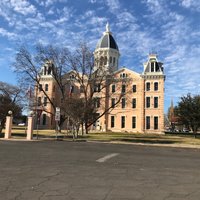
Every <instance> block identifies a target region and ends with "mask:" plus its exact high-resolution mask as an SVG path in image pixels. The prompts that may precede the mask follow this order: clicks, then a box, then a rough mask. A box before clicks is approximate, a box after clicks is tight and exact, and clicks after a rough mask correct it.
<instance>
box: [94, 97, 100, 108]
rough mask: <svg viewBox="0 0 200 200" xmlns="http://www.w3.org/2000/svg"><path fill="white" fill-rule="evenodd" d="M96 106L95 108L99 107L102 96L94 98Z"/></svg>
mask: <svg viewBox="0 0 200 200" xmlns="http://www.w3.org/2000/svg"><path fill="white" fill-rule="evenodd" d="M94 106H95V108H99V107H100V98H98V97H96V98H95V99H94Z"/></svg>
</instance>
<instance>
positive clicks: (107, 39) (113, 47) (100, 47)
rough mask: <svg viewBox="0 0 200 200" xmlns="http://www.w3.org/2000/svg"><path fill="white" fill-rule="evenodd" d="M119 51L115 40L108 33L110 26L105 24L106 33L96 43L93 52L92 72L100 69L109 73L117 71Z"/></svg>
mask: <svg viewBox="0 0 200 200" xmlns="http://www.w3.org/2000/svg"><path fill="white" fill-rule="evenodd" d="M119 56H120V53H119V49H118V46H117V43H116V42H115V39H114V38H113V36H112V33H111V32H110V26H109V24H108V23H107V24H106V31H105V32H104V33H103V36H102V37H101V39H100V40H99V42H98V43H97V46H96V49H95V51H94V58H95V66H94V71H96V70H97V69H99V68H101V69H102V70H105V71H108V72H110V73H112V72H114V71H117V70H118V63H119Z"/></svg>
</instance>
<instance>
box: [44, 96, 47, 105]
mask: <svg viewBox="0 0 200 200" xmlns="http://www.w3.org/2000/svg"><path fill="white" fill-rule="evenodd" d="M44 106H47V97H44Z"/></svg>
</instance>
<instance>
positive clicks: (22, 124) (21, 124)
mask: <svg viewBox="0 0 200 200" xmlns="http://www.w3.org/2000/svg"><path fill="white" fill-rule="evenodd" d="M25 125H26V124H25V123H19V124H18V126H25Z"/></svg>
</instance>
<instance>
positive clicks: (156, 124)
mask: <svg viewBox="0 0 200 200" xmlns="http://www.w3.org/2000/svg"><path fill="white" fill-rule="evenodd" d="M154 129H155V130H156V129H158V117H154Z"/></svg>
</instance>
